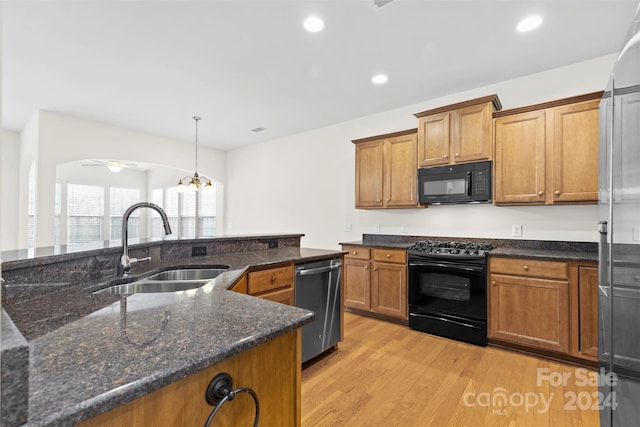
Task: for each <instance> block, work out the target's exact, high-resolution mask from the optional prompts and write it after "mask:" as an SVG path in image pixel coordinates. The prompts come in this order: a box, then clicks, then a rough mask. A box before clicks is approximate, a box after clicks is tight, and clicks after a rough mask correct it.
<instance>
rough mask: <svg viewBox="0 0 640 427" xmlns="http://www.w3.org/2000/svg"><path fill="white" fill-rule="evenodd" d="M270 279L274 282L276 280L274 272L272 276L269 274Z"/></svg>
mask: <svg viewBox="0 0 640 427" xmlns="http://www.w3.org/2000/svg"><path fill="white" fill-rule="evenodd" d="M271 281H272V282H275V281H276V275H275V274H274V275H273V276H271Z"/></svg>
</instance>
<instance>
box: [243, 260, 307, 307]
mask: <svg viewBox="0 0 640 427" xmlns="http://www.w3.org/2000/svg"><path fill="white" fill-rule="evenodd" d="M293 285H294V275H293V265H287V266H284V267H276V268H270V269H267V270H259V271H251V272H249V273H248V274H247V293H248V294H249V295H253V296H256V297H260V298H264V299H268V300H271V301H275V302H280V303H283V304H288V305H294V303H295V293H294V287H293Z"/></svg>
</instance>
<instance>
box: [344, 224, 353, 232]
mask: <svg viewBox="0 0 640 427" xmlns="http://www.w3.org/2000/svg"><path fill="white" fill-rule="evenodd" d="M344 231H346V232H347V233H351V232H352V231H353V227H352V226H351V224H345V225H344Z"/></svg>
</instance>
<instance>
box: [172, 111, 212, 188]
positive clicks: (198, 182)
mask: <svg viewBox="0 0 640 427" xmlns="http://www.w3.org/2000/svg"><path fill="white" fill-rule="evenodd" d="M193 120H195V121H196V169H195V172H194V173H193V176H185V177H184V178H182V179H181V180H180V181H179V182H178V192H179V193H184V192H186V191H198V190H199V189H200V187H201V186H204V190H212V189H213V183H212V182H211V180H210V179H209V178H207V177H206V176H200V175H198V122H199V121H200V120H202V118H201V117H198V116H193ZM183 181H184V182H183ZM185 182H188V184H186V185H185Z"/></svg>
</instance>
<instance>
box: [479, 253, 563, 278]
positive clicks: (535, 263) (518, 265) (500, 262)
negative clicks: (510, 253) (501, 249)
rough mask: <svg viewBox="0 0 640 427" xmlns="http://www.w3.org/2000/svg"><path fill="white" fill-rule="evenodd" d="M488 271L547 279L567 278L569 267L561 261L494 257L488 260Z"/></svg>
mask: <svg viewBox="0 0 640 427" xmlns="http://www.w3.org/2000/svg"><path fill="white" fill-rule="evenodd" d="M490 270H491V272H492V273H500V274H510V275H517V276H529V277H543V278H549V279H567V278H568V277H569V265H568V264H567V263H566V262H562V261H545V260H537V259H522V258H498V257H496V258H491V259H490Z"/></svg>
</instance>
